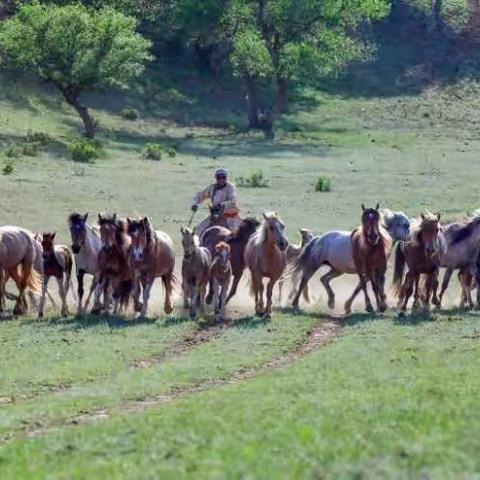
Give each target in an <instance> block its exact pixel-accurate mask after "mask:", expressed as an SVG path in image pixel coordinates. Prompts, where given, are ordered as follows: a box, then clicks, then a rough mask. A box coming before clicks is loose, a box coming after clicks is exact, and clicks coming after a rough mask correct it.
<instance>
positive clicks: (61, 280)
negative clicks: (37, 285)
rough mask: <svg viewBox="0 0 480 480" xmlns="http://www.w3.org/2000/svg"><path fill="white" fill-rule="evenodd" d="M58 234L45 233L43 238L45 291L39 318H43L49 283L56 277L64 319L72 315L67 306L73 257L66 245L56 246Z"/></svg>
mask: <svg viewBox="0 0 480 480" xmlns="http://www.w3.org/2000/svg"><path fill="white" fill-rule="evenodd" d="M55 236H56V233H55V232H53V233H50V232H43V234H42V238H41V244H42V258H43V289H42V297H41V299H40V304H39V306H38V317H39V318H42V317H43V308H44V306H45V296H46V293H47V288H48V282H49V280H50V278H51V277H55V278H56V279H57V283H58V291H59V293H60V299H61V301H62V310H61V315H62V317H67V316H68V315H70V313H69V311H68V306H67V295H68V290H69V288H70V286H71V284H72V280H71V277H72V268H73V256H72V253H71V252H70V250H69V249H68V247H67V246H66V245H55Z"/></svg>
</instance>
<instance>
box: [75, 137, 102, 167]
mask: <svg viewBox="0 0 480 480" xmlns="http://www.w3.org/2000/svg"><path fill="white" fill-rule="evenodd" d="M68 150H69V151H70V155H71V157H72V160H73V161H74V162H81V163H89V162H92V161H93V160H95V159H97V158H99V156H100V144H99V143H98V142H96V141H95V140H91V139H88V138H83V137H79V138H74V139H73V140H72V141H71V142H70V144H69V145H68Z"/></svg>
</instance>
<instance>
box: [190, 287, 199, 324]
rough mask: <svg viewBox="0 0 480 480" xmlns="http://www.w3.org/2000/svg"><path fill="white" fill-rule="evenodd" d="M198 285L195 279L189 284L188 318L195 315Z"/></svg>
mask: <svg viewBox="0 0 480 480" xmlns="http://www.w3.org/2000/svg"><path fill="white" fill-rule="evenodd" d="M197 300H198V287H197V283H196V280H194V281H193V282H192V284H191V285H190V318H195V317H196V316H197V311H196V309H197Z"/></svg>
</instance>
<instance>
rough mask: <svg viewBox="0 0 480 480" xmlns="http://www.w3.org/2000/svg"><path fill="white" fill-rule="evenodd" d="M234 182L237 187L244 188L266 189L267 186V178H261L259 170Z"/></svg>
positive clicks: (261, 173) (261, 174)
mask: <svg viewBox="0 0 480 480" xmlns="http://www.w3.org/2000/svg"><path fill="white" fill-rule="evenodd" d="M235 182H236V183H237V185H238V186H239V187H245V188H266V187H268V185H269V180H268V178H265V177H264V176H263V172H262V171H261V170H258V171H256V172H253V173H252V174H251V175H250V176H249V177H237V178H236V179H235Z"/></svg>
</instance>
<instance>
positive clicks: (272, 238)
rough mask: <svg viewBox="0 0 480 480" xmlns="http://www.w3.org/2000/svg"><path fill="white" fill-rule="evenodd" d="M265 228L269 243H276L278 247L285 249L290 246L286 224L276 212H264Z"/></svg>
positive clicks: (266, 238)
mask: <svg viewBox="0 0 480 480" xmlns="http://www.w3.org/2000/svg"><path fill="white" fill-rule="evenodd" d="M263 220H264V222H263V225H264V226H263V228H264V229H265V230H264V231H265V233H266V237H265V240H266V242H267V243H275V244H276V245H277V247H278V248H279V249H280V250H282V252H283V251H285V250H286V249H287V247H288V239H287V237H286V236H285V225H284V224H283V222H282V221H281V220H280V219H279V218H278V216H277V214H276V213H274V212H270V213H264V214H263Z"/></svg>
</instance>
